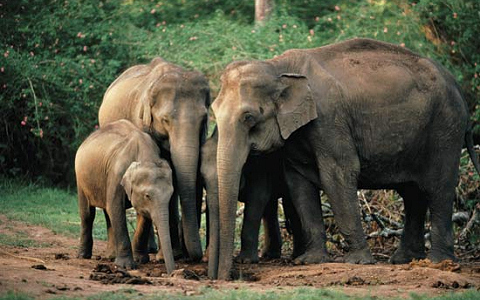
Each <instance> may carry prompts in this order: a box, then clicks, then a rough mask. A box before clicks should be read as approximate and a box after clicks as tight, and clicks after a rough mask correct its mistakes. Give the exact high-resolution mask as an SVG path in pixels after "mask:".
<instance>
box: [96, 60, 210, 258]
mask: <svg viewBox="0 0 480 300" xmlns="http://www.w3.org/2000/svg"><path fill="white" fill-rule="evenodd" d="M209 105H210V89H209V85H208V81H207V79H206V78H205V76H204V75H203V74H201V73H199V72H196V71H188V70H185V69H183V68H182V67H180V66H177V65H175V64H172V63H169V62H167V61H165V60H163V59H161V58H155V59H153V60H152V61H151V62H150V63H149V64H145V65H136V66H133V67H131V68H129V69H127V70H126V71H125V72H123V73H122V74H121V75H120V76H119V77H118V78H117V79H116V80H115V81H114V82H113V83H112V84H111V85H110V87H109V88H108V89H107V91H106V92H105V95H104V98H103V102H102V105H101V106H100V109H99V113H98V116H99V123H100V127H102V126H104V125H105V124H107V123H110V122H113V121H116V120H119V119H127V120H130V121H131V122H132V123H134V124H135V125H136V126H137V127H139V128H141V129H143V130H144V131H146V132H148V133H150V134H151V135H152V136H153V137H154V138H155V140H156V141H157V143H158V144H159V146H160V147H161V150H162V151H161V153H162V156H163V157H164V158H166V159H167V160H168V161H170V163H171V165H172V170H173V176H174V182H173V184H174V189H175V193H174V196H173V198H176V197H177V192H178V195H179V196H180V203H181V207H182V210H181V211H182V229H183V234H184V240H185V246H186V248H187V251H188V255H189V257H190V258H191V259H193V260H199V259H201V257H202V248H201V244H200V235H199V222H198V217H199V214H198V210H199V206H200V205H199V203H198V202H200V201H201V186H202V185H201V183H200V182H199V180H198V179H199V177H200V175H199V171H198V169H199V153H200V145H201V144H202V143H203V141H204V140H205V136H206V130H207V113H208V108H209ZM170 203H171V210H173V211H174V213H173V215H172V216H171V219H172V220H173V226H172V227H173V230H172V243H174V246H175V250H177V252H178V250H179V249H180V251H181V245H179V241H178V235H176V234H175V232H174V231H176V228H175V227H176V226H175V217H176V218H178V216H177V213H175V210H176V209H175V205H176V203H177V199H172V201H171V202H170ZM177 210H178V208H177ZM177 222H178V221H177Z"/></svg>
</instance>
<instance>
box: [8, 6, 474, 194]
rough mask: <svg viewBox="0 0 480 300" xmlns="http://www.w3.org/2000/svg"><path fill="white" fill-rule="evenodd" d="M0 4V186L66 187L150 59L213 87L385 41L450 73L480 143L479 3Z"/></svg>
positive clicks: (215, 91)
mask: <svg viewBox="0 0 480 300" xmlns="http://www.w3.org/2000/svg"><path fill="white" fill-rule="evenodd" d="M254 16H255V4H254V1H253V0H250V1H244V0H228V1H221V0H198V1H187V0H168V1H167V0H165V1H158V0H157V1H151V0H123V1H119V0H103V1H98V0H75V1H74V0H71V1H65V0H28V1H27V0H17V1H7V0H0V22H1V24H2V26H1V29H0V30H1V35H0V39H1V41H0V47H1V49H0V54H1V55H0V103H1V106H0V175H2V176H5V177H22V178H27V179H29V180H35V181H40V182H44V183H46V184H52V185H61V186H67V187H68V186H71V187H73V186H74V185H75V182H74V168H73V160H74V155H75V152H76V149H77V148H78V146H79V145H80V143H81V142H82V141H83V140H84V139H85V137H86V136H87V135H88V134H90V133H91V132H92V131H94V130H95V129H96V128H97V127H98V125H97V124H98V121H97V111H98V108H99V106H100V104H101V101H102V97H103V93H104V92H105V90H106V89H107V87H108V86H109V84H110V83H111V82H112V81H113V80H114V79H115V78H116V77H117V76H118V75H119V74H120V73H121V72H122V71H124V70H125V69H126V68H128V67H129V66H132V65H134V64H139V63H147V62H149V61H150V60H151V59H152V58H153V57H156V56H160V57H163V58H164V59H166V60H168V61H170V62H173V63H176V64H179V65H181V66H183V67H186V68H188V69H196V70H199V71H201V72H203V73H205V74H206V76H207V77H208V78H209V80H210V85H211V91H212V98H214V97H215V96H216V93H218V90H219V88H220V86H219V77H220V74H221V72H222V70H223V69H224V67H225V66H226V65H227V64H228V63H230V62H231V61H233V60H241V59H268V58H272V57H274V56H275V55H278V54H281V53H282V52H284V51H285V50H287V49H291V48H313V47H319V46H322V45H325V44H329V43H334V42H338V41H342V40H346V39H350V38H354V37H368V38H375V39H378V40H382V41H387V42H392V43H395V44H398V45H401V46H405V47H407V48H410V49H412V50H413V51H415V52H418V53H420V54H422V55H425V56H427V57H430V58H432V59H434V60H436V61H438V62H440V63H441V64H443V65H444V66H446V67H447V69H448V70H450V72H452V73H453V74H454V76H455V77H456V78H457V80H458V82H459V83H460V85H461V86H462V88H463V91H464V92H465V96H466V99H467V101H468V104H469V107H470V110H471V118H472V121H473V122H474V128H475V132H476V133H480V106H479V103H480V102H479V101H480V78H479V74H480V51H479V49H480V40H479V39H478V37H479V36H480V1H478V0H419V1H409V0H393V1H385V0H367V1H360V0H357V1H352V0H349V1H341V0H336V1H332V0H322V1H314V0H290V1H288V0H276V1H275V6H274V9H273V12H272V15H271V16H270V18H268V20H266V21H265V22H263V23H262V25H261V26H260V25H259V24H258V23H255V21H254Z"/></svg>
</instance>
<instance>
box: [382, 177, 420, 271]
mask: <svg viewBox="0 0 480 300" xmlns="http://www.w3.org/2000/svg"><path fill="white" fill-rule="evenodd" d="M397 191H398V193H399V194H400V196H402V198H403V203H404V207H405V224H404V229H403V233H402V237H401V239H400V245H399V247H398V249H397V250H396V251H395V253H394V254H393V255H392V257H391V258H390V263H393V264H405V263H408V262H410V261H412V260H413V259H423V258H425V257H426V254H425V239H424V230H425V216H426V213H427V199H426V195H425V193H422V192H421V190H420V189H419V187H418V185H416V184H413V183H412V184H407V185H405V186H403V187H401V188H399V189H398V190H397Z"/></svg>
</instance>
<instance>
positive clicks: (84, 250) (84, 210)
mask: <svg viewBox="0 0 480 300" xmlns="http://www.w3.org/2000/svg"><path fill="white" fill-rule="evenodd" d="M78 208H79V212H80V221H81V233H80V248H79V250H78V257H79V258H91V257H92V248H93V237H92V229H93V221H94V220H95V207H93V206H90V205H89V202H88V199H87V198H86V196H85V194H84V193H83V191H82V190H81V189H79V190H78Z"/></svg>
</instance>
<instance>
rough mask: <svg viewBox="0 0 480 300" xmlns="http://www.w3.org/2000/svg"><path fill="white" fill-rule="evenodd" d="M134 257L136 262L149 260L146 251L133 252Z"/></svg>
mask: <svg viewBox="0 0 480 300" xmlns="http://www.w3.org/2000/svg"><path fill="white" fill-rule="evenodd" d="M134 257H135V262H136V263H137V264H146V263H148V262H149V261H150V256H149V255H148V253H135V254H134Z"/></svg>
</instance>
